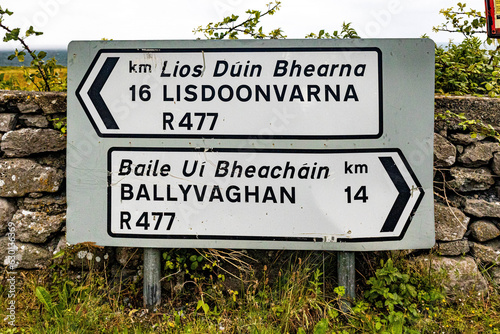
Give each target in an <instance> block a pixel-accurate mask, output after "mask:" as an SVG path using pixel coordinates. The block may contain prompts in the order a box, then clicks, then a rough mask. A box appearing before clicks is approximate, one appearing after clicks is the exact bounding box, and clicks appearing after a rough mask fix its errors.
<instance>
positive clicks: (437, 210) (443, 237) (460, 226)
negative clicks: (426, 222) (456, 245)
mask: <svg viewBox="0 0 500 334" xmlns="http://www.w3.org/2000/svg"><path fill="white" fill-rule="evenodd" d="M469 220H470V218H469V217H467V216H466V215H464V213H463V212H462V211H460V210H459V209H457V208H454V207H450V206H446V205H442V204H439V203H435V204H434V222H435V226H436V240H439V241H453V240H461V239H463V237H464V235H465V232H467V225H468V223H469Z"/></svg>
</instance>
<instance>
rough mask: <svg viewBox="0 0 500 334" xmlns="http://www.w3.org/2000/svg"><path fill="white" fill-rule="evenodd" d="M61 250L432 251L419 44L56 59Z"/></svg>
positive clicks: (428, 95) (424, 50)
mask: <svg viewBox="0 0 500 334" xmlns="http://www.w3.org/2000/svg"><path fill="white" fill-rule="evenodd" d="M68 59H69V64H68V167H67V173H68V175H67V177H68V185H67V192H68V219H67V221H68V222H67V224H68V227H67V229H68V232H67V233H68V240H69V241H70V242H84V241H91V242H96V243H97V244H99V245H109V246H135V247H210V248H263V249H265V248H269V249H311V250H346V251H356V250H364V251H366V250H384V249H404V248H428V247H432V245H433V244H434V214H433V199H432V158H433V155H432V152H433V101H434V99H433V97H434V96H433V92H434V44H433V42H432V41H430V40H428V39H398V40H396V39H394V40H345V41H344V40H331V41H325V40H280V41H86V42H78V41H77V42H72V43H71V44H70V45H69V48H68Z"/></svg>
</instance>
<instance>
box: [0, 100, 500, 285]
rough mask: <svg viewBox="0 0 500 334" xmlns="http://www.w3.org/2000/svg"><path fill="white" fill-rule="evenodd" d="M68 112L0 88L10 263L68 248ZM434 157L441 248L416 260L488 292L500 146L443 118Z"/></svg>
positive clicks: (495, 108) (80, 261)
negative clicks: (60, 121) (57, 125)
mask: <svg viewBox="0 0 500 334" xmlns="http://www.w3.org/2000/svg"><path fill="white" fill-rule="evenodd" d="M446 110H450V111H452V112H455V113H464V115H465V116H466V117H467V118H468V119H475V120H482V121H483V122H484V123H489V124H492V125H493V126H494V127H500V112H499V111H500V99H489V98H473V97H439V96H437V97H436V112H437V113H445V111H446ZM65 113H66V94H65V93H38V92H36V93H35V92H13V91H0V135H1V141H0V150H1V151H0V264H1V265H3V266H9V265H15V266H17V268H22V269H37V268H44V267H47V266H48V265H50V263H51V261H52V256H53V255H54V254H55V253H56V252H58V251H59V250H60V249H62V248H64V247H65V246H66V239H65V222H66V220H65V219H66V215H65V213H66V198H65V165H66V156H65V146H66V138H65V136H64V135H63V134H61V132H59V131H58V130H54V129H53V125H52V120H53V119H56V118H63V117H65ZM471 126H472V129H473V130H477V125H474V124H472V125H471ZM475 127H476V128H475ZM434 160H435V170H434V173H435V180H434V181H435V189H434V190H435V225H436V245H435V247H434V249H433V250H432V251H431V252H427V253H430V255H429V254H425V255H420V256H416V257H415V258H414V261H416V262H417V263H420V264H422V265H425V266H432V267H433V268H435V269H436V270H440V269H441V270H443V271H444V272H447V273H449V279H448V280H447V281H448V285H447V289H448V290H449V293H450V294H453V293H456V292H464V291H470V290H471V289H474V290H476V291H478V292H479V293H485V292H486V291H487V289H488V283H487V280H486V279H485V276H484V274H486V275H490V278H491V280H490V281H491V282H494V284H495V283H496V284H500V265H499V266H496V264H499V263H500V178H499V176H500V144H499V143H498V142H497V141H496V140H495V139H494V138H491V137H486V136H483V135H481V134H479V135H475V136H471V134H470V132H469V130H468V129H464V128H463V126H461V125H460V124H459V122H458V121H456V120H454V119H452V118H447V119H444V120H439V121H436V123H435V134H434ZM13 241H15V242H13ZM13 247H15V252H13V251H12V249H13ZM13 253H15V258H13V257H9V254H13ZM433 254H434V255H436V254H437V255H438V257H437V258H436V257H435V256H434V255H433ZM76 255H77V256H76V257H75V258H76V260H75V261H74V263H73V264H74V265H75V266H79V267H83V268H87V267H88V266H89V264H92V265H93V266H95V267H97V268H102V267H104V264H105V263H107V262H111V263H112V264H114V265H115V267H116V266H125V265H127V264H129V265H130V264H131V265H132V266H133V267H135V268H136V267H137V266H138V265H140V262H141V261H140V258H141V253H140V251H139V252H137V250H131V249H127V248H117V249H111V248H102V249H95V248H93V250H92V251H90V250H83V249H82V250H81V251H79V252H78V253H77V254H76ZM132 255H133V256H132ZM484 268H488V271H484V270H482V269H484Z"/></svg>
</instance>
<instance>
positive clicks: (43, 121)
mask: <svg viewBox="0 0 500 334" xmlns="http://www.w3.org/2000/svg"><path fill="white" fill-rule="evenodd" d="M19 121H20V122H21V123H23V125H24V126H26V127H31V128H46V127H48V126H49V124H50V123H49V121H48V120H47V116H44V115H31V114H24V115H21V116H19ZM10 130H12V129H10ZM7 131H8V130H7Z"/></svg>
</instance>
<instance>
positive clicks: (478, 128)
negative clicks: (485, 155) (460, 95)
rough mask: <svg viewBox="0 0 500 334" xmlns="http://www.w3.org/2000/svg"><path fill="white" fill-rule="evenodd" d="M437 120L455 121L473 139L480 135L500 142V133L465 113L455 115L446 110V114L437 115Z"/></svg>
mask: <svg viewBox="0 0 500 334" xmlns="http://www.w3.org/2000/svg"><path fill="white" fill-rule="evenodd" d="M434 119H435V120H444V121H446V122H451V121H455V122H456V123H457V125H458V126H459V127H461V128H462V130H464V131H468V132H469V133H470V135H471V137H472V138H476V137H477V136H478V135H481V136H484V137H491V138H495V139H496V140H497V141H499V142H500V133H498V131H497V130H496V129H495V128H494V127H493V126H492V125H491V124H487V123H484V122H483V121H482V120H479V119H478V120H475V119H468V118H467V117H466V116H465V115H464V113H459V114H457V113H454V112H451V111H449V110H446V111H445V112H444V113H435V114H434Z"/></svg>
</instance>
